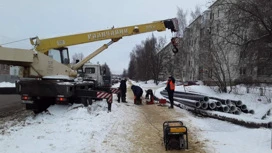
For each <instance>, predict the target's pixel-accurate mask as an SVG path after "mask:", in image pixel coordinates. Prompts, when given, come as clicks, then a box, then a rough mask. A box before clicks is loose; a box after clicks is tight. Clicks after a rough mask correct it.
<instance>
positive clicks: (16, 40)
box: [0, 38, 29, 45]
mask: <svg viewBox="0 0 272 153" xmlns="http://www.w3.org/2000/svg"><path fill="white" fill-rule="evenodd" d="M28 39H29V38H25V39H20V40H16V41H11V42H7V43H4V44H0V45H7V44H12V43H16V42H20V41H25V40H28Z"/></svg>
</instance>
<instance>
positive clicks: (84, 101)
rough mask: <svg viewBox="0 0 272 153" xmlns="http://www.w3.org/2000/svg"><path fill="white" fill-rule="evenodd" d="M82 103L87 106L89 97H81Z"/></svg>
mask: <svg viewBox="0 0 272 153" xmlns="http://www.w3.org/2000/svg"><path fill="white" fill-rule="evenodd" d="M81 103H82V104H83V105H84V106H85V107H87V106H88V101H87V98H84V97H82V98H81Z"/></svg>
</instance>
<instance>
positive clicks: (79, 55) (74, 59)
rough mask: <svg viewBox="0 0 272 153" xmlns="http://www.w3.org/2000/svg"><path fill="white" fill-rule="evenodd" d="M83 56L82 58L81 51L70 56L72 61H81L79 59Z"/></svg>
mask: <svg viewBox="0 0 272 153" xmlns="http://www.w3.org/2000/svg"><path fill="white" fill-rule="evenodd" d="M83 58H84V55H83V53H75V54H74V55H73V56H72V63H76V61H77V60H79V61H81V60H83Z"/></svg>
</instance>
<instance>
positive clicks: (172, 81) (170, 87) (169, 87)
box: [165, 76, 175, 108]
mask: <svg viewBox="0 0 272 153" xmlns="http://www.w3.org/2000/svg"><path fill="white" fill-rule="evenodd" d="M165 90H166V91H167V92H168V99H169V101H170V107H169V108H174V91H175V79H174V77H172V76H170V77H169V78H168V81H167V86H166V88H165Z"/></svg>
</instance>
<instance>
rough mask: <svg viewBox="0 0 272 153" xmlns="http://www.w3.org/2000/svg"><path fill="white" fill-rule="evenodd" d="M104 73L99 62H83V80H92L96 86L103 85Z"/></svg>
mask: <svg viewBox="0 0 272 153" xmlns="http://www.w3.org/2000/svg"><path fill="white" fill-rule="evenodd" d="M104 75H105V72H104V71H103V68H102V66H101V65H100V64H92V63H85V64H84V65H83V67H82V74H81V77H82V79H83V81H93V82H94V83H95V86H96V87H101V86H104V81H103V76H104Z"/></svg>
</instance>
